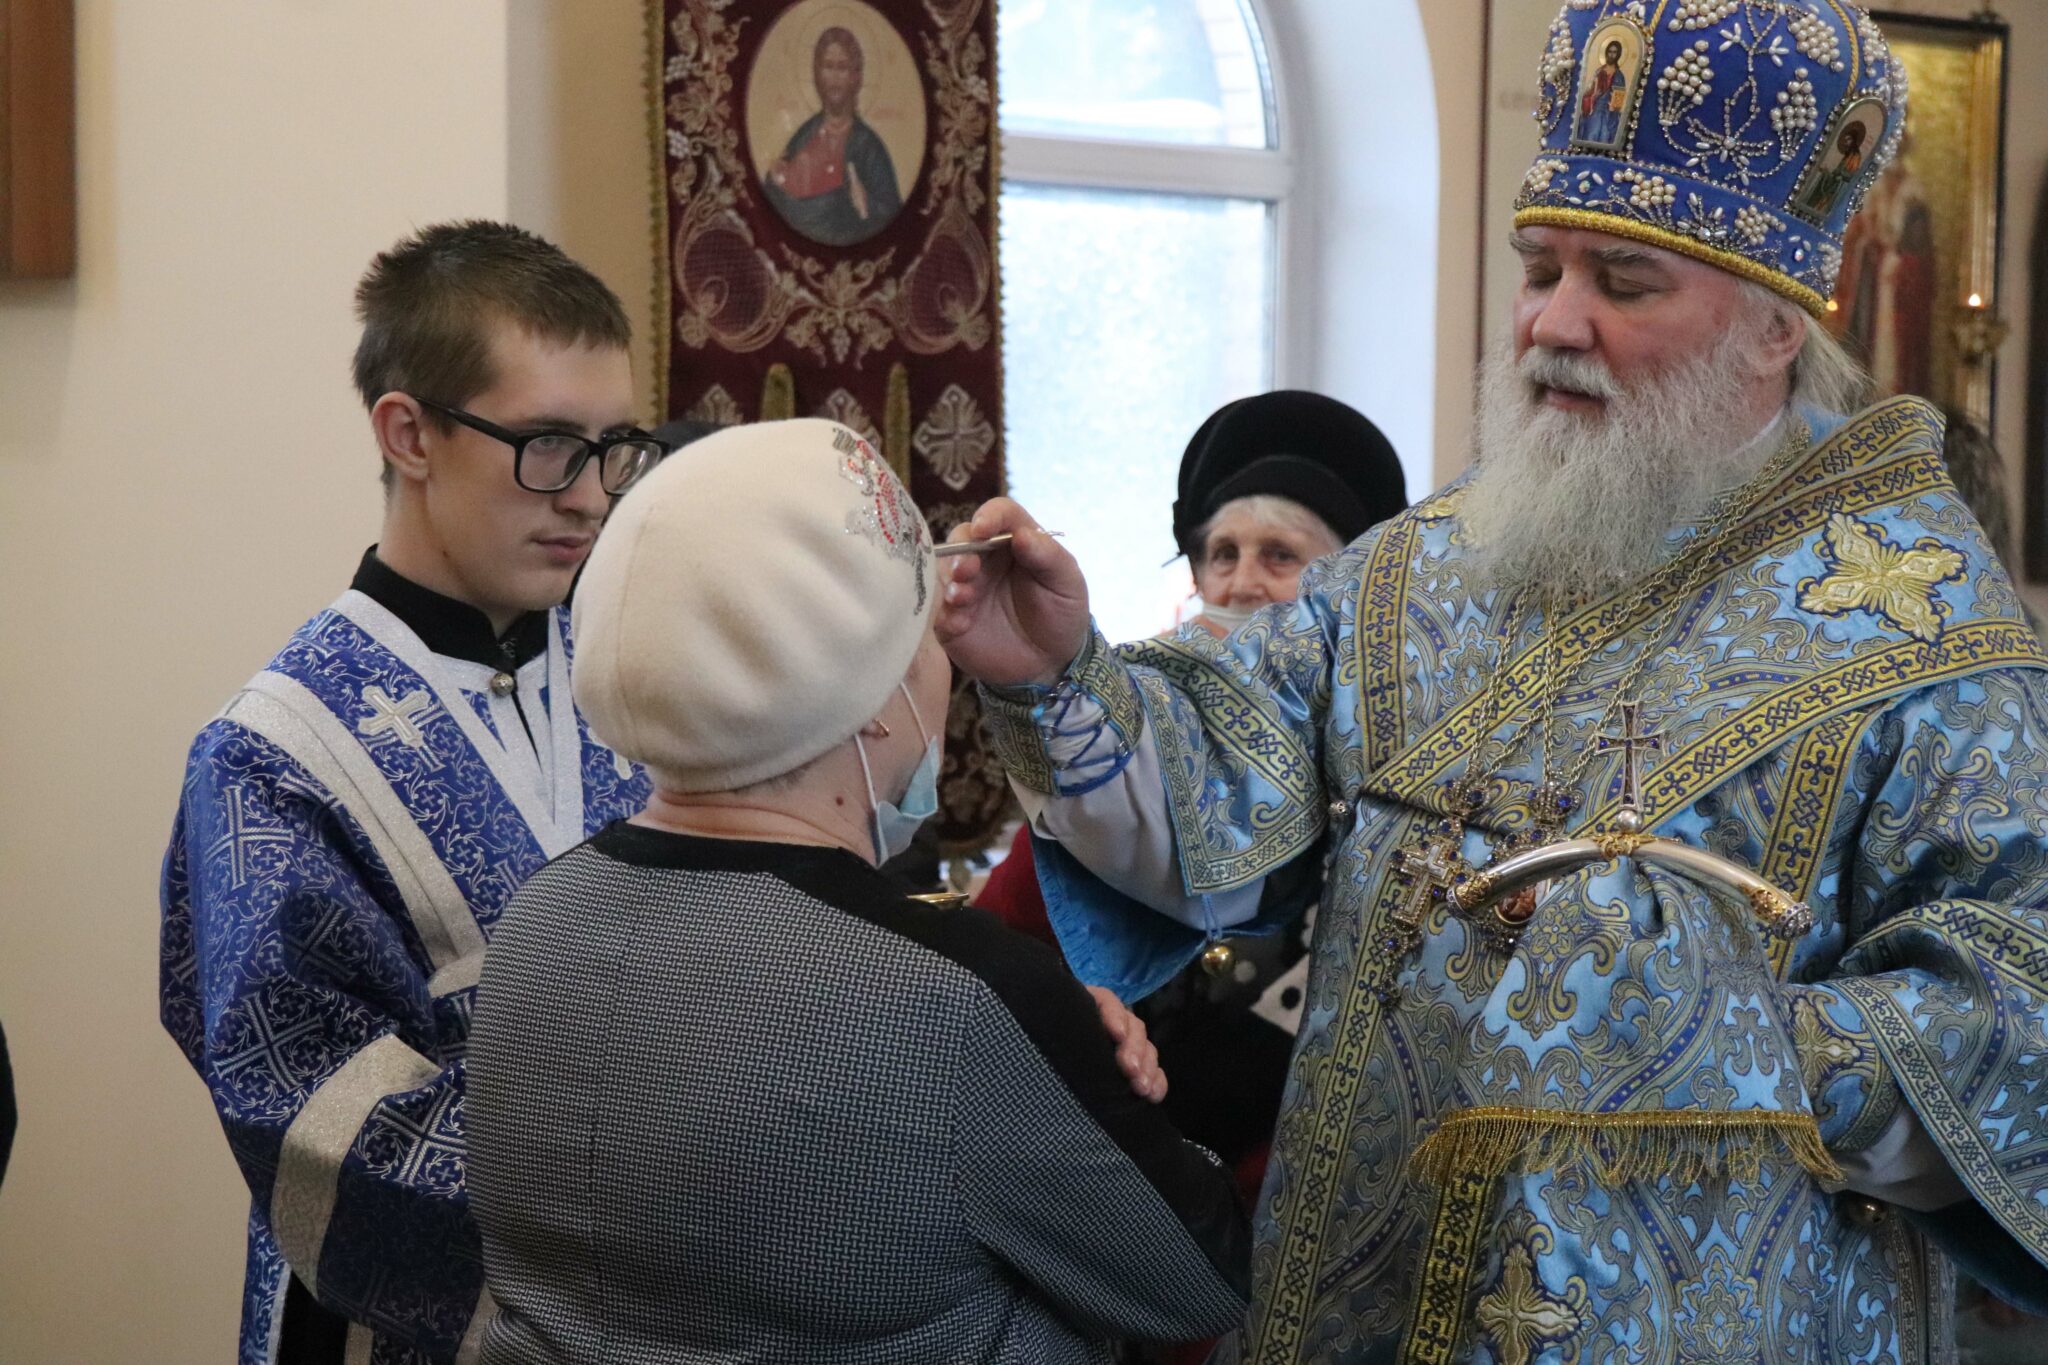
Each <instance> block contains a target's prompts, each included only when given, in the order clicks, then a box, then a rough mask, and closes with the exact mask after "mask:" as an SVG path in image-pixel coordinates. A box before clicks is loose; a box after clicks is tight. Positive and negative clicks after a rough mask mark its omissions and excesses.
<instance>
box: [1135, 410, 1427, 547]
mask: <svg viewBox="0 0 2048 1365" xmlns="http://www.w3.org/2000/svg"><path fill="white" fill-rule="evenodd" d="M1260 493H1271V494H1274V495H1275V496H1278V497H1283V498H1288V499H1291V500H1292V501H1294V502H1298V503H1300V504H1301V505H1302V506H1303V507H1306V508H1308V509H1309V510H1310V511H1311V512H1314V513H1315V514H1316V515H1317V516H1319V517H1321V518H1322V519H1323V520H1324V521H1325V522H1327V523H1328V524H1329V527H1330V529H1331V530H1332V531H1335V532H1336V533H1337V539H1338V540H1339V541H1341V542H1343V543H1344V544H1346V545H1348V544H1350V543H1351V542H1352V541H1354V540H1356V539H1357V538H1358V537H1359V536H1361V535H1363V534H1364V533H1365V532H1366V531H1367V530H1368V529H1370V528H1371V527H1374V526H1377V525H1378V524H1379V523H1381V522H1383V521H1385V520H1386V519H1387V518H1388V517H1391V516H1393V515H1394V514H1395V513H1396V512H1399V511H1402V510H1403V509H1405V508H1406V507H1407V506H1408V485H1407V481H1406V480H1405V479H1404V478H1403V477H1402V475H1401V461H1400V459H1399V458H1398V457H1396V456H1395V454H1394V447H1393V446H1392V445H1391V444H1389V443H1388V441H1387V438H1386V437H1385V436H1384V435H1382V434H1381V432H1380V429H1379V428H1378V427H1376V426H1374V425H1373V424H1372V423H1371V422H1370V421H1369V420H1367V418H1366V416H1365V414H1363V413H1361V412H1359V411H1358V410H1357V409H1356V408H1353V407H1351V406H1349V405H1348V404H1344V403H1340V402H1338V401H1337V400H1336V399H1334V398H1325V397H1324V396H1323V395H1322V394H1319V393H1304V392H1302V391H1301V390H1299V389H1282V390H1280V391H1279V392H1277V393H1262V394H1259V395H1257V396H1255V397H1252V398H1241V399H1239V400H1238V401H1237V402H1235V403H1230V404H1226V405H1225V406H1223V407H1221V408H1219V409H1217V410H1216V412H1215V413H1214V414H1212V415H1211V416H1210V418H1209V420H1208V421H1206V422H1204V423H1202V428H1201V430H1199V431H1197V432H1196V433H1195V439H1194V440H1192V441H1190V442H1188V449H1187V453H1186V454H1185V455H1183V456H1181V460H1180V496H1179V497H1178V498H1176V499H1174V503H1173V538H1174V540H1175V542H1176V543H1178V544H1179V546H1180V549H1181V553H1182V554H1185V555H1188V556H1189V557H1190V558H1192V557H1193V556H1194V554H1195V552H1196V551H1198V550H1200V549H1201V546H1199V545H1196V544H1194V543H1192V542H1193V541H1194V538H1195V533H1196V532H1197V531H1200V530H1201V529H1202V526H1203V524H1204V523H1205V522H1207V521H1208V520H1209V518H1211V517H1213V516H1215V515H1216V513H1217V512H1218V510H1220V509H1221V508H1222V507H1223V505H1224V504H1225V503H1228V502H1232V501H1235V500H1236V499H1238V498H1248V497H1252V496H1254V495H1256V494H1260Z"/></svg>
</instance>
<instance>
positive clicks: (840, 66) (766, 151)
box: [648, 0, 1009, 851]
mask: <svg viewBox="0 0 2048 1365" xmlns="http://www.w3.org/2000/svg"><path fill="white" fill-rule="evenodd" d="M648 18H649V24H650V26H651V28H652V29H653V30H654V31H653V32H651V33H650V42H649V51H650V54H651V56H652V57H653V59H654V61H655V63H656V66H655V69H654V71H653V73H652V77H653V79H652V87H653V92H654V112H653V118H652V128H653V132H654V134H655V137H656V142H657V147H656V152H657V155H658V157H659V159H660V166H661V170H662V175H661V186H660V190H659V193H658V194H657V196H656V197H657V200H658V205H657V209H658V211H657V218H656V222H657V229H658V232H659V241H658V249H657V252H656V258H657V259H656V279H657V288H658V289H659V291H660V294H661V300H662V304H661V307H662V314H663V316H664V318H665V321H666V327H665V329H664V331H663V333H662V335H661V336H660V337H659V338H658V339H657V344H656V366H657V371H658V373H659V374H660V375H661V377H662V380H663V393H662V402H663V405H664V407H665V410H666V413H667V415H669V416H672V417H682V416H687V417H694V418H698V419H701V420H705V421H711V422H720V423H732V422H745V421H755V420H772V419H777V418H786V417H799V416H803V417H812V416H815V417H829V418H832V419H833V420H835V421H838V422H842V423H844V424H846V425H847V426H849V427H852V428H853V429H854V430H856V431H858V432H860V433H861V434H862V435H864V436H866V437H867V438H868V440H869V441H870V442H872V443H873V445H874V446H875V448H876V449H878V450H880V451H882V452H883V454H884V456H885V457H886V458H887V459H888V461H889V463H890V466H891V467H892V468H894V469H895V470H896V472H897V474H898V475H899V476H901V477H902V478H903V480H904V482H905V483H906V484H907V485H908V486H909V488H910V490H911V493H912V495H913V496H914V497H915V498H916V499H917V503H918V506H919V507H920V508H922V509H923V510H924V512H925V515H926V516H927V517H928V518H929V519H930V521H931V523H932V529H933V531H934V533H935V534H936V535H937V536H939V537H941V538H943V537H944V536H945V535H946V534H947V533H948V532H950V531H951V530H952V528H953V526H954V525H955V524H956V523H958V522H959V521H961V520H962V519H964V518H965V517H966V516H967V515H969V514H970V513H971V512H972V511H973V510H974V508H975V507H977V506H979V505H980V504H981V503H982V502H983V501H984V500H985V499H987V498H990V497H993V496H995V495H996V494H998V493H1000V492H1002V491H1003V462H1002V445H1003V415H1002V363H1001V335H1002V329H1001V315H1000V295H999V287H998V285H999V282H998V277H997V273H996V200H995V192H996V155H997V153H996V141H995V138H996V124H995V8H994V4H993V3H992V0H648ZM947 728H948V734H947V763H946V771H945V774H944V776H943V778H942V780H941V800H942V812H941V817H940V825H941V827H940V835H941V839H942V841H943V842H944V843H945V844H946V846H947V847H948V848H949V849H950V850H954V851H960V850H969V849H979V848H981V847H984V846H986V845H987V844H988V843H989V842H990V840H991V839H992V838H993V837H994V834H995V832H996V827H997V826H998V825H999V824H1000V823H1001V822H1002V820H1003V819H1005V818H1006V816H1007V814H1008V810H1009V793H1008V788H1007V786H1006V785H1005V784H1004V781H1003V778H1002V774H1001V772H1000V770H999V769H998V768H997V767H996V766H995V765H994V763H993V762H992V761H990V760H989V758H988V754H987V745H986V740H985V737H984V735H983V732H982V726H981V724H980V716H979V708H978V705H977V701H976V698H975V695H974V692H973V689H972V688H971V687H967V686H965V685H963V686H961V687H960V688H958V689H956V691H955V695H954V710H953V717H952V721H951V723H950V724H949V725H948V727H947Z"/></svg>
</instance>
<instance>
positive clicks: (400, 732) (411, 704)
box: [356, 685, 441, 768]
mask: <svg viewBox="0 0 2048 1365" xmlns="http://www.w3.org/2000/svg"><path fill="white" fill-rule="evenodd" d="M363 705H365V706H367V707H369V708H370V711H371V714H370V715H369V716H367V717H365V718H364V719H362V720H360V721H357V722H356V733H357V734H359V735H361V736H362V737H363V738H364V739H368V740H375V739H379V738H382V737H383V736H385V735H390V736H391V737H393V738H394V739H396V740H397V741H398V742H399V743H400V744H403V745H404V746H405V747H406V748H408V749H411V750H412V751H413V752H414V753H416V754H418V755H419V756H420V757H421V758H422V759H424V760H425V761H426V764H427V766H428V767H429V768H438V767H440V766H441V760H440V759H438V758H436V757H435V756H434V751H433V750H432V749H431V748H429V747H428V746H427V732H426V731H425V730H424V729H422V728H421V727H422V726H423V725H425V723H426V722H427V721H429V720H432V719H433V718H434V715H435V713H436V712H437V711H438V710H439V708H438V707H437V706H435V704H434V699H433V697H432V696H430V695H429V694H428V693H427V690H426V689H425V688H423V687H419V688H414V689H413V690H412V691H410V692H408V693H406V694H405V696H404V697H403V698H402V699H400V700H396V701H394V700H392V697H391V694H390V693H389V692H386V691H385V690H384V689H383V688H381V687H377V686H375V685H372V686H369V687H366V688H364V689H363Z"/></svg>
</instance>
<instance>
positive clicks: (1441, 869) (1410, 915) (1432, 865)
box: [1394, 839, 1464, 934]
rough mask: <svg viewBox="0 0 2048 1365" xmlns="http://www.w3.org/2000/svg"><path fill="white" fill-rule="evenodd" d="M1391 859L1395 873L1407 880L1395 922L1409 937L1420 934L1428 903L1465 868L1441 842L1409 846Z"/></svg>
mask: <svg viewBox="0 0 2048 1365" xmlns="http://www.w3.org/2000/svg"><path fill="white" fill-rule="evenodd" d="M1394 856H1395V863H1394V870H1395V871H1396V872H1398V873H1400V874H1401V875H1402V876H1403V877H1406V878H1407V879H1408V889H1407V890H1406V891H1405V892H1403V893H1402V896H1401V904H1400V908H1399V909H1397V910H1395V911H1394V922H1395V923H1397V924H1399V925H1400V926H1401V927H1402V928H1403V929H1405V930H1407V931H1408V932H1409V933H1411V934H1414V933H1419V932H1421V929H1422V924H1423V921H1424V920H1426V919H1427V918H1428V917H1429V907H1430V904H1431V903H1432V902H1433V901H1435V900H1436V899H1437V897H1439V896H1441V895H1442V894H1443V893H1444V892H1445V891H1446V890H1448V889H1449V888H1450V887H1451V886H1452V885H1453V884H1454V883H1456V881H1457V880H1458V876H1459V874H1460V873H1461V872H1463V871H1464V867H1463V864H1462V863H1461V861H1460V860H1459V858H1458V856H1457V853H1456V851H1455V850H1454V849H1453V848H1452V847H1451V845H1450V842H1449V841H1448V840H1444V839H1430V840H1428V841H1426V842H1424V843H1420V844H1410V845H1408V847H1406V848H1404V849H1402V850H1401V851H1400V852H1399V853H1397V854H1396V855H1394Z"/></svg>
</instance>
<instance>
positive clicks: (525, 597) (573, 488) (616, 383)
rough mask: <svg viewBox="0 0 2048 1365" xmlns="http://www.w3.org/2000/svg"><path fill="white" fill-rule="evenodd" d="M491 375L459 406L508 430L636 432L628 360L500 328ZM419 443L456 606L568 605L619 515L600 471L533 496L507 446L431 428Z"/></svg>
mask: <svg viewBox="0 0 2048 1365" xmlns="http://www.w3.org/2000/svg"><path fill="white" fill-rule="evenodd" d="M491 369H492V373H493V374H495V375H496V380H495V382H493V383H492V384H491V386H490V387H489V388H487V389H485V390H484V391H483V392H481V393H479V394H477V395H475V396H474V397H472V398H471V399H470V400H469V401H467V402H466V403H463V404H461V406H462V407H463V409H464V410H465V411H468V412H471V413H473V414H475V415H476V416H478V417H481V418H484V419H485V420H486V421H490V422H495V423H497V424H498V425H499V426H501V427H505V428H507V429H509V430H512V431H518V432H525V431H531V430H534V429H536V428H549V429H554V430H561V431H572V432H575V433H577V434H578V435H581V436H591V437H594V436H598V435H600V434H602V433H604V432H608V431H615V430H617V429H619V428H621V427H626V426H630V425H632V421H633V372H632V366H631V364H630V362H629V361H628V359H627V355H626V352H625V351H623V350H620V349H617V348H612V347H593V346H586V345H576V346H562V345H560V344H558V343H555V342H551V341H541V340H537V339H535V338H534V337H532V336H529V335H528V334H527V333H526V332H525V331H524V330H523V329H521V328H519V327H516V326H514V325H512V324H510V323H501V324H499V325H498V326H497V327H496V329H495V330H494V332H493V334H492V337H491ZM430 396H431V395H430ZM421 442H422V447H423V449H424V450H425V452H426V456H427V473H426V479H425V483H424V485H423V487H422V489H421V492H422V495H423V497H424V500H425V502H424V506H425V519H426V524H427V530H428V535H429V537H430V539H431V541H432V547H433V551H434V553H435V554H436V555H437V556H438V557H439V558H440V560H441V562H442V567H443V568H444V569H445V570H446V572H447V578H448V581H450V582H452V583H455V584H457V585H459V591H458V593H457V595H458V596H460V597H461V598H462V599H463V600H464V601H467V602H468V603H469V604H470V605H472V606H474V607H477V608H478V609H479V610H481V611H483V612H484V613H485V614H486V615H490V616H493V617H501V616H510V615H516V614H518V613H520V612H526V611H537V610H540V609H542V608H546V607H552V606H555V605H557V604H559V603H560V602H562V601H563V600H564V599H565V598H567V597H568V595H569V588H570V585H571V584H572V583H573V582H574V581H575V578H576V571H577V570H578V569H580V568H582V567H583V561H584V560H585V559H586V558H587V557H588V556H589V554H590V547H591V544H592V542H594V541H595V540H596V538H597V531H598V528H599V527H600V526H602V525H603V524H604V519H605V515H606V513H608V512H609V511H610V510H611V498H610V496H609V495H608V494H606V493H605V491H604V489H603V488H602V487H600V486H599V483H598V462H597V461H596V460H595V459H593V460H591V461H590V462H589V463H588V464H586V465H585V466H584V467H583V472H582V473H581V474H580V475H578V476H577V479H576V482H575V483H573V484H571V485H570V486H569V487H568V488H565V489H563V490H562V491H561V492H559V493H531V492H528V491H527V490H526V489H524V488H521V487H520V486H519V485H518V483H516V482H515V481H514V479H513V473H512V448H511V447H510V446H508V445H506V444H505V443H504V442H503V441H499V440H497V439H495V438H493V437H490V436H486V435H484V434H483V433H482V432H480V431H472V430H470V429H469V428H468V427H465V426H461V425H458V424H454V423H450V424H448V425H447V429H446V430H442V429H441V428H440V426H439V425H438V424H431V423H430V424H428V425H427V426H426V427H425V429H424V430H423V431H422V433H421Z"/></svg>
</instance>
